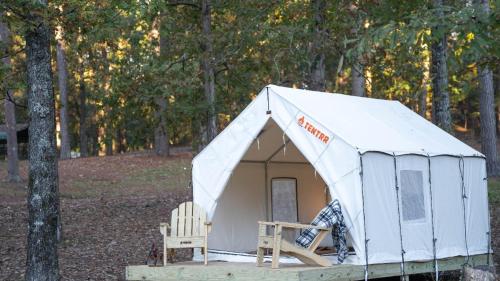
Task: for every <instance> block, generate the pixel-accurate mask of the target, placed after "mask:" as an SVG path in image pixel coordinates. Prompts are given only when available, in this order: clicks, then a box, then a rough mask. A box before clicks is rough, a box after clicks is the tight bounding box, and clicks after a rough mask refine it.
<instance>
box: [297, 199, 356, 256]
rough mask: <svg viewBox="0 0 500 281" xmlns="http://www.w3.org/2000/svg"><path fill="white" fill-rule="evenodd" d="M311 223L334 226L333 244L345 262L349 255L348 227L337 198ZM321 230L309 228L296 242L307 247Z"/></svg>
mask: <svg viewBox="0 0 500 281" xmlns="http://www.w3.org/2000/svg"><path fill="white" fill-rule="evenodd" d="M311 225H315V226H321V227H333V230H332V238H333V246H334V247H335V249H336V250H337V255H338V257H337V261H338V263H339V264H340V263H343V262H344V259H345V258H346V257H347V255H348V248H347V243H346V231H347V227H346V225H345V223H344V216H343V215H342V208H341V207H340V203H339V201H338V200H337V199H335V200H333V201H332V202H330V204H328V205H326V207H324V208H323V209H322V210H321V211H320V212H319V214H318V215H317V216H316V218H314V220H313V221H312V222H311ZM318 233H319V230H318V229H314V228H307V229H305V230H304V231H302V233H301V234H300V235H299V237H297V239H296V240H295V244H297V245H299V246H301V247H304V248H307V247H309V245H311V243H312V242H313V240H314V238H315V237H316V235H318Z"/></svg>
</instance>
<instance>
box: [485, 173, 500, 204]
mask: <svg viewBox="0 0 500 281" xmlns="http://www.w3.org/2000/svg"><path fill="white" fill-rule="evenodd" d="M488 198H489V200H490V203H491V204H495V205H496V204H500V178H489V179H488Z"/></svg>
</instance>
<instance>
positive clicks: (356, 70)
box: [349, 3, 366, 97]
mask: <svg viewBox="0 0 500 281" xmlns="http://www.w3.org/2000/svg"><path fill="white" fill-rule="evenodd" d="M357 5H358V3H352V4H350V7H349V10H350V11H351V13H352V14H353V16H354V18H355V22H354V26H353V27H352V29H351V34H352V35H353V36H355V37H357V34H358V33H359V32H360V30H361V28H363V18H362V17H361V15H360V12H359V7H358V6H357ZM354 53H355V55H354V57H353V58H352V64H351V91H352V95H353V96H358V97H364V96H365V95H366V93H365V84H366V83H365V75H364V65H363V55H362V54H360V53H359V52H357V51H356V52H354Z"/></svg>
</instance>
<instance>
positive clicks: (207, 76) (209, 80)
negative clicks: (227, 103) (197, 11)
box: [201, 0, 217, 147]
mask: <svg viewBox="0 0 500 281" xmlns="http://www.w3.org/2000/svg"><path fill="white" fill-rule="evenodd" d="M201 25H202V36H201V50H202V52H203V53H202V57H201V68H202V72H203V89H204V92H205V100H206V103H207V107H208V110H207V123H206V127H205V126H202V127H205V128H204V130H203V129H202V134H203V135H204V134H205V133H206V135H205V136H202V141H201V143H202V147H203V146H205V145H206V144H208V143H209V142H210V141H211V140H213V139H214V138H215V136H217V112H216V111H215V71H214V54H213V38H212V3H211V0H201Z"/></svg>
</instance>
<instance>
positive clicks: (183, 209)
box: [160, 202, 211, 265]
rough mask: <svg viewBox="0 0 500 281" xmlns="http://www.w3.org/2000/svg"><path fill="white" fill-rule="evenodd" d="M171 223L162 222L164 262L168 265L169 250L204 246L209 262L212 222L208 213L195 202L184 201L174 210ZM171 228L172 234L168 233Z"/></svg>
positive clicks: (206, 261) (206, 259) (206, 260)
mask: <svg viewBox="0 0 500 281" xmlns="http://www.w3.org/2000/svg"><path fill="white" fill-rule="evenodd" d="M171 218H172V219H171V224H168V223H161V224H160V232H161V234H162V235H163V264H164V265H167V260H168V252H169V251H170V252H173V249H182V248H202V249H203V253H204V254H205V265H206V264H207V263H208V233H209V232H210V229H211V224H210V223H209V222H207V213H206V212H205V211H204V210H203V209H202V208H201V207H199V206H198V205H196V204H193V202H184V203H182V204H180V205H179V207H178V208H177V209H174V210H173V211H172V216H171ZM168 229H170V235H168V234H167V232H168Z"/></svg>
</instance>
